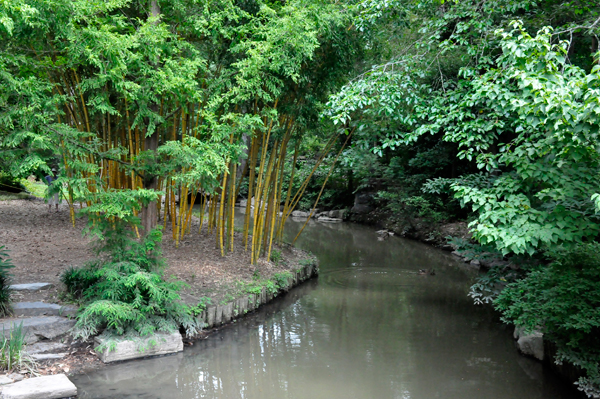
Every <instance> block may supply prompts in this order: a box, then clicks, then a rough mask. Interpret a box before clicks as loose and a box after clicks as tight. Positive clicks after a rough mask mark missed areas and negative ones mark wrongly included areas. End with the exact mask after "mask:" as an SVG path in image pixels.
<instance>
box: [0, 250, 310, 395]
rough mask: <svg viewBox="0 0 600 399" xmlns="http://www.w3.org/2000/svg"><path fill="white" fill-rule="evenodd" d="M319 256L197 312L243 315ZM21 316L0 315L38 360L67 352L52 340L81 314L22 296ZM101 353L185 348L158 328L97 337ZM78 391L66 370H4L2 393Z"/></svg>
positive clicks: (216, 319) (214, 322) (108, 358)
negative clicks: (278, 280) (279, 279)
mask: <svg viewBox="0 0 600 399" xmlns="http://www.w3.org/2000/svg"><path fill="white" fill-rule="evenodd" d="M318 272H319V268H318V264H317V262H316V261H314V262H313V263H310V264H306V265H303V266H301V267H300V268H298V269H297V270H296V271H294V272H291V273H290V276H289V278H288V280H287V283H284V284H280V285H278V286H277V287H278V288H273V287H275V286H270V288H268V287H269V286H264V287H261V288H260V289H257V292H256V293H247V294H244V295H242V296H241V297H239V298H237V299H235V300H232V301H230V302H227V303H223V304H220V305H217V306H209V307H207V308H206V309H205V310H204V311H203V312H202V313H201V314H200V315H199V316H198V317H199V318H200V321H201V324H202V325H203V326H204V327H205V328H214V327H218V326H221V325H224V324H227V323H229V322H231V321H233V320H234V319H236V318H239V317H242V316H244V315H245V314H247V313H249V312H252V311H254V310H256V309H258V308H259V307H260V306H261V305H263V304H266V303H268V302H270V301H271V300H273V299H274V298H275V297H277V296H279V295H281V294H283V293H285V292H287V291H288V290H289V289H291V288H293V287H295V286H296V285H298V284H300V283H302V282H304V281H306V280H308V279H310V278H312V277H315V276H317V275H318ZM29 287H30V288H29V289H31V290H37V289H43V288H46V287H47V285H45V284H44V283H38V284H29ZM14 308H15V314H16V315H17V316H18V317H15V318H10V319H4V320H1V321H0V324H1V327H2V329H3V333H4V335H5V336H6V337H7V338H8V337H10V335H11V333H14V331H15V329H18V328H22V331H23V333H24V337H25V343H26V353H27V355H28V356H31V358H33V359H34V360H47V359H60V358H62V357H64V356H66V355H67V353H68V350H69V348H68V345H66V344H64V343H62V342H52V341H50V340H52V339H55V338H57V337H60V336H62V335H64V334H66V333H67V332H68V331H69V330H70V329H71V328H72V327H73V325H74V324H75V321H74V320H73V319H71V318H70V317H72V316H74V315H75V314H76V311H77V310H76V309H75V308H73V307H66V306H59V305H56V304H47V303H43V302H27V303H24V302H21V303H16V304H14ZM95 344H96V345H97V347H96V353H97V355H98V357H99V358H100V360H102V361H103V362H104V363H111V362H116V361H123V360H130V359H137V358H143V357H148V356H157V355H165V354H170V353H176V352H181V351H182V350H183V340H182V336H181V334H180V333H179V332H177V331H175V332H173V333H171V334H160V333H159V334H155V335H154V336H152V337H150V338H145V339H137V340H132V339H125V338H107V337H103V336H98V337H96V338H95ZM76 395H77V388H76V387H75V385H73V383H72V382H71V381H70V380H69V378H68V377H67V376H66V375H65V374H55V375H49V376H42V377H35V378H26V379H24V376H23V375H22V374H19V373H14V374H9V375H0V399H41V398H44V399H58V398H70V397H73V396H76Z"/></svg>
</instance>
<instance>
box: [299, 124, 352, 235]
mask: <svg viewBox="0 0 600 399" xmlns="http://www.w3.org/2000/svg"><path fill="white" fill-rule="evenodd" d="M353 133H354V130H352V132H350V134H348V137H346V141H344V145H342V148H340V151H339V152H338V153H337V155H336V156H335V159H334V160H333V164H332V165H331V168H330V169H329V173H327V177H325V181H324V182H323V186H321V191H319V195H318V196H317V199H316V201H315V204H314V205H313V207H312V209H311V210H310V214H309V215H308V218H307V219H306V222H304V225H303V226H302V228H301V229H300V231H299V232H298V234H296V237H295V238H294V241H292V244H294V243H295V242H296V240H297V239H298V237H300V234H302V231H304V228H305V227H306V225H307V224H308V221H309V220H310V218H311V217H312V214H313V212H314V211H315V208H316V207H317V204H318V203H319V199H320V198H321V194H323V190H324V189H325V185H326V184H327V180H329V176H330V175H331V172H333V169H334V168H335V164H336V162H337V160H338V158H339V156H340V154H341V153H342V151H344V148H345V147H346V144H347V143H348V140H350V137H351V136H352V134H353Z"/></svg>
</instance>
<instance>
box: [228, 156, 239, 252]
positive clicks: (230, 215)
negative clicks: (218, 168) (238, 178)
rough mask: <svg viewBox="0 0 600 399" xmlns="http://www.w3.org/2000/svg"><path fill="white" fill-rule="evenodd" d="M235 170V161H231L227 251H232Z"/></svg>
mask: <svg viewBox="0 0 600 399" xmlns="http://www.w3.org/2000/svg"><path fill="white" fill-rule="evenodd" d="M236 172H237V163H235V162H233V173H232V174H231V183H230V185H231V189H230V190H229V192H230V194H229V195H230V197H229V205H230V208H229V209H230V213H229V252H233V233H234V224H235V174H236Z"/></svg>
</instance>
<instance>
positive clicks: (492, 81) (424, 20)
mask: <svg viewBox="0 0 600 399" xmlns="http://www.w3.org/2000/svg"><path fill="white" fill-rule="evenodd" d="M368 4H374V5H377V7H375V8H373V7H374V6H368V7H367V8H366V9H367V10H373V11H369V12H375V13H374V14H373V15H375V16H376V17H377V18H379V14H378V13H379V12H380V11H383V10H387V11H386V13H387V12H389V10H388V8H392V9H394V10H396V11H397V12H398V13H399V15H402V17H400V19H404V18H405V17H404V16H408V19H409V20H411V21H415V23H416V26H410V25H409V26H407V27H406V28H405V29H404V31H403V32H404V33H405V34H406V35H407V36H406V38H407V41H406V43H403V44H404V45H403V46H401V47H400V48H399V49H397V54H398V56H397V58H393V59H392V60H388V62H385V63H382V64H376V65H375V66H374V67H373V68H371V69H370V70H368V71H366V72H365V73H363V74H362V75H360V76H358V77H357V78H356V79H355V80H353V81H351V82H350V83H349V84H347V85H346V86H345V87H344V88H343V89H342V90H341V91H340V92H339V93H337V94H336V95H334V96H332V97H331V99H330V101H329V103H328V107H327V110H326V112H325V114H326V115H327V116H329V117H330V118H331V120H332V121H333V122H334V123H337V124H343V125H350V126H353V127H355V128H356V133H355V136H354V138H353V140H354V143H353V144H354V146H353V149H352V150H351V151H354V152H355V153H356V154H357V155H358V154H362V153H364V151H365V150H368V151H371V152H372V153H374V154H376V155H378V156H379V157H380V158H381V159H382V162H383V164H384V165H386V164H387V165H388V166H387V169H388V170H391V169H392V167H391V162H390V161H391V159H394V158H395V157H398V156H400V157H401V156H402V154H404V153H406V152H407V149H408V151H411V150H412V151H414V149H416V148H418V147H419V145H420V144H421V143H422V142H423V140H424V138H425V137H427V136H428V137H430V138H431V139H433V140H434V143H431V142H430V149H433V148H434V147H433V145H438V146H440V148H447V149H448V151H449V155H450V156H449V158H448V161H449V162H448V164H447V166H450V165H452V168H453V169H454V170H453V172H452V173H448V172H447V170H448V169H447V168H446V171H444V170H443V169H439V170H432V171H430V172H429V173H428V174H429V177H428V178H429V179H432V178H433V179H435V178H439V177H442V178H445V179H446V181H448V180H447V179H448V178H451V179H453V181H451V182H450V184H448V185H447V186H446V189H447V188H450V190H451V193H452V194H453V195H456V197H457V198H458V199H459V200H460V202H461V205H463V206H465V205H469V206H470V207H471V210H472V212H474V213H475V214H476V215H477V219H476V220H474V221H473V222H472V223H471V224H470V227H471V229H472V231H473V233H474V237H475V238H476V239H478V240H479V241H480V242H481V243H482V244H484V245H488V244H493V245H495V246H496V247H497V249H498V250H500V251H502V252H503V253H504V254H508V253H517V254H523V253H527V254H533V253H535V252H536V251H538V250H540V249H542V250H543V249H545V248H548V247H550V246H553V245H573V244H576V243H578V242H582V241H584V240H586V239H590V238H593V237H595V236H597V235H598V233H599V232H600V224H599V219H598V214H597V213H596V208H595V207H594V203H593V201H592V196H593V195H594V194H595V193H598V192H599V187H598V185H599V183H598V178H597V176H598V174H599V172H600V170H599V155H598V150H597V142H598V130H599V128H598V126H599V123H600V122H599V121H600V118H599V115H600V113H599V112H600V106H598V100H597V99H598V95H597V93H598V90H599V89H598V87H599V86H598V81H599V79H598V76H599V75H598V73H599V72H600V69H599V67H598V66H597V65H595V66H594V65H593V63H591V62H590V61H592V60H593V59H594V57H595V55H593V54H592V53H590V52H589V48H588V49H585V48H584V47H581V46H579V47H576V44H574V43H573V41H574V40H575V39H573V37H574V36H573V33H574V32H576V33H577V34H579V35H580V36H578V39H577V40H581V41H588V40H589V42H590V43H592V42H593V38H592V37H591V36H593V35H594V34H597V31H598V29H599V28H598V26H597V24H594V21H596V19H597V17H598V15H600V14H599V11H600V10H599V7H598V5H597V4H593V3H588V2H586V3H585V6H583V7H582V9H586V10H587V11H586V12H579V13H573V12H571V11H572V10H571V9H570V7H566V8H564V7H563V6H564V4H563V3H561V2H556V3H552V4H550V3H534V2H531V1H526V0H525V1H519V2H514V1H510V0H506V1H501V2H494V4H493V5H492V4H491V3H489V4H487V3H486V4H483V5H482V4H480V3H477V2H473V1H464V2H454V3H453V2H446V3H444V5H443V7H442V8H441V9H439V3H438V2H434V1H426V2H420V3H419V4H418V5H416V4H411V3H409V2H406V3H405V2H402V3H397V2H371V3H368ZM567 9H569V10H570V11H569V12H566V10H567ZM557 10H561V14H562V13H563V12H565V13H564V14H562V15H564V18H562V19H559V20H556V19H552V20H551V19H549V18H547V15H551V14H552V13H553V12H554V11H557ZM518 17H520V18H524V22H511V19H516V18H518ZM362 18H363V17H359V18H358V22H357V23H358V24H359V26H361V27H362V28H363V29H366V27H367V26H368V29H369V30H375V31H378V30H379V29H385V28H386V27H387V25H386V24H385V23H384V24H378V23H377V22H376V21H377V18H374V19H372V20H369V21H371V22H369V24H367V25H365V24H364V23H362V22H360V21H362V20H363V19H362ZM373 21H375V22H373ZM540 24H541V25H540ZM550 24H558V27H559V28H557V29H556V30H554V29H553V27H551V26H550ZM561 24H562V25H561ZM573 26H579V28H573ZM581 27H589V28H585V29H582V28H581ZM536 31H537V33H535V34H533V32H536ZM556 31H560V33H557V32H556ZM414 32H419V34H420V36H421V37H420V38H416V39H415V40H414V41H411V40H410V39H411V38H412V36H411V35H413V34H414ZM565 32H566V33H565ZM580 37H581V38H580ZM562 39H565V40H562ZM574 49H576V50H577V51H578V53H579V55H578V60H579V62H578V65H576V64H574V63H573V58H572V57H571V56H572V54H571V53H569V51H571V52H573V50H574ZM594 51H595V50H594ZM425 142H427V140H425ZM435 142H437V143H438V144H435ZM432 144H433V145H432ZM423 154H426V152H423ZM431 154H433V152H431ZM411 155H412V156H411V159H413V160H414V161H415V162H417V163H418V164H420V165H421V166H420V169H421V170H426V168H427V164H428V163H429V161H427V158H422V159H419V157H418V155H417V154H415V153H414V152H413V153H412V154H411ZM357 158H358V156H354V159H357ZM436 158H437V159H438V160H440V159H444V157H440V156H439V155H438V156H437V157H436ZM436 158H431V160H432V161H433V164H432V165H435V162H436ZM423 161H426V162H423ZM359 162H360V161H359ZM438 164H439V163H438ZM404 165H406V166H408V162H404V163H403V166H404ZM439 165H441V164H439ZM461 165H463V167H461V169H462V170H461V169H459V168H458V167H459V166H461ZM465 165H466V166H468V167H466V168H465V167H464V166H465ZM406 166H404V168H403V169H404V172H405V171H406ZM477 169H479V170H483V171H484V172H483V173H481V174H474V173H473V172H475V171H476V170H477ZM417 173H418V172H417ZM411 174H412V173H411ZM461 174H462V175H463V176H462V177H461V178H458V179H457V177H458V176H460V175H461ZM390 180H391V179H388V180H387V182H384V184H386V185H388V186H390V185H391V184H390V183H389V181H390ZM371 184H372V183H371ZM420 184H422V183H420ZM407 186H408V187H409V191H408V192H407V195H417V194H413V193H412V192H410V189H412V190H414V189H415V188H416V189H420V188H421V187H419V185H418V184H417V185H407V184H400V187H402V188H403V189H404V190H405V191H406V187H407ZM422 188H424V189H425V191H426V192H428V193H431V194H433V191H434V190H432V188H433V187H428V186H427V185H425V186H423V187H422ZM387 191H392V190H389V189H387ZM436 195H443V196H442V197H441V198H442V200H443V201H444V203H450V201H448V199H447V198H446V197H445V196H446V195H447V192H444V193H441V192H439V191H438V193H437V194H436ZM594 198H597V197H594Z"/></svg>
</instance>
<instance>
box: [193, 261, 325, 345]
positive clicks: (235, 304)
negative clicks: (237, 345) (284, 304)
mask: <svg viewBox="0 0 600 399" xmlns="http://www.w3.org/2000/svg"><path fill="white" fill-rule="evenodd" d="M318 275H319V261H318V259H317V258H314V257H313V258H311V262H310V263H307V264H304V265H300V267H299V268H297V269H296V270H294V271H291V272H289V275H288V276H285V280H284V281H282V280H278V281H273V280H268V281H267V284H264V285H262V286H261V287H260V290H255V291H257V292H252V293H247V294H245V295H242V296H240V297H238V298H236V299H234V300H231V301H228V302H225V303H223V304H219V305H215V306H207V307H206V309H205V310H203V311H202V312H201V313H200V315H199V316H198V319H199V320H200V322H201V323H202V325H203V329H208V328H215V327H220V326H223V325H226V324H228V323H231V322H232V321H234V320H236V319H239V318H241V317H243V316H244V315H246V314H248V313H251V312H253V311H256V310H258V309H259V308H260V307H261V306H262V305H265V304H267V303H269V302H271V301H272V300H273V299H275V298H276V297H278V296H280V295H282V294H284V293H286V292H288V291H289V290H290V289H292V288H294V287H297V286H299V285H300V284H302V283H303V282H305V281H307V280H310V279H311V278H314V277H317V276H318ZM269 282H271V283H272V284H268V283H269ZM203 331H204V330H203ZM209 333H210V332H209ZM190 338H191V339H192V340H193V339H194V337H190Z"/></svg>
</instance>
